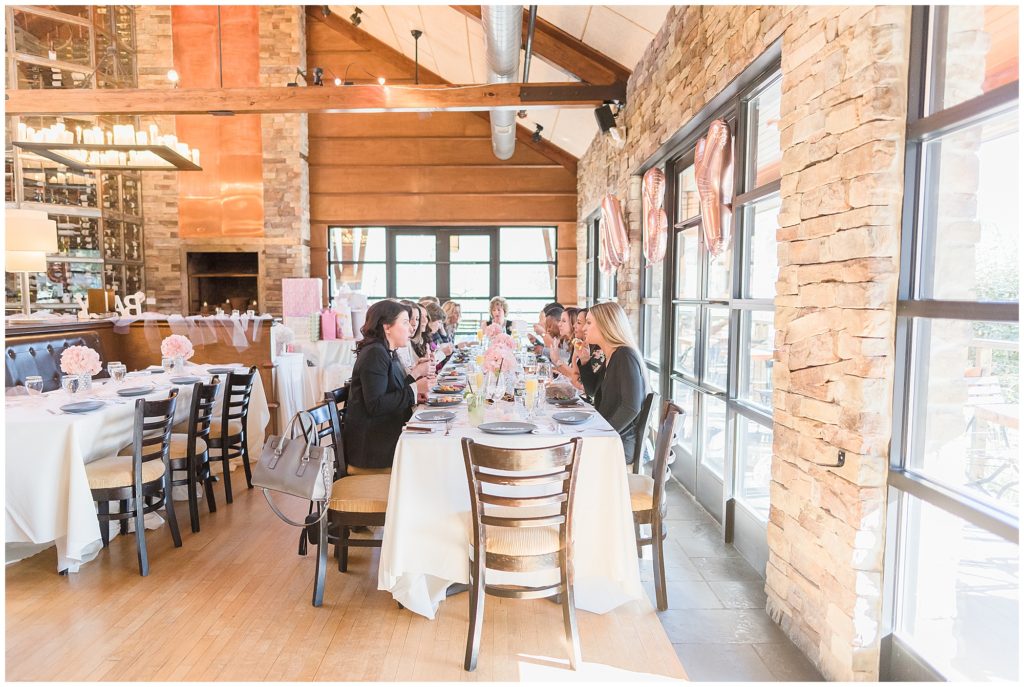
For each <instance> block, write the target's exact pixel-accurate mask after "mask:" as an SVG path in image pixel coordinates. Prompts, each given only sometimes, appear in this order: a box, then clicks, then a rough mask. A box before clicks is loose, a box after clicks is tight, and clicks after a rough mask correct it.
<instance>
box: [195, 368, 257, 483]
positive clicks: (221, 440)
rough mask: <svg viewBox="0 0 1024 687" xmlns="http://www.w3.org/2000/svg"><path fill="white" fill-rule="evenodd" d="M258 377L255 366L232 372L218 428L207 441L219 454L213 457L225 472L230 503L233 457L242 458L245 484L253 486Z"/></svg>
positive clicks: (227, 383) (228, 377) (228, 380)
mask: <svg viewBox="0 0 1024 687" xmlns="http://www.w3.org/2000/svg"><path fill="white" fill-rule="evenodd" d="M255 378H256V366H255V365H253V366H252V367H250V368H249V370H248V371H247V372H229V373H228V376H227V381H226V382H225V383H224V402H223V404H222V406H221V413H220V422H219V423H215V425H218V424H219V427H217V431H214V432H211V433H210V438H209V440H208V441H207V444H208V445H209V447H210V448H212V449H217V450H218V451H219V455H218V457H217V458H215V459H214V458H211V461H212V460H220V461H221V466H222V467H223V471H224V494H225V499H226V500H227V502H228V503H232V501H233V500H234V499H233V498H232V494H231V464H230V462H229V461H230V460H231V459H232V458H241V459H242V466H243V467H244V468H245V483H246V485H248V487H249V488H250V489H252V466H251V465H250V464H249V436H248V431H247V427H248V422H249V401H250V399H251V398H252V385H253V380H254V379H255Z"/></svg>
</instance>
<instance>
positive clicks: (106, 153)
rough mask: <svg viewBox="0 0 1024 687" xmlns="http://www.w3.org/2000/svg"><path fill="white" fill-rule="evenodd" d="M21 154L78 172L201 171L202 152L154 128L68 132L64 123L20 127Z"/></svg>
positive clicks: (95, 128)
mask: <svg viewBox="0 0 1024 687" xmlns="http://www.w3.org/2000/svg"><path fill="white" fill-rule="evenodd" d="M11 143H12V145H15V146H17V147H19V148H21V149H22V150H27V151H29V152H31V153H35V154H36V155H39V156H40V157H45V158H47V159H48V160H53V161H54V162H57V163H59V164H62V165H65V166H66V167H70V168H72V169H76V170H79V171H84V170H92V169H110V170H143V171H146V170H155V171H166V172H176V171H199V170H202V167H200V166H199V149H198V148H189V146H188V144H186V143H183V142H181V141H179V140H178V137H177V136H175V135H174V134H166V135H162V134H161V133H160V130H159V129H158V128H157V126H156V125H155V124H150V125H149V128H148V129H145V130H144V129H139V130H138V131H136V130H135V127H134V126H133V125H131V124H115V125H114V126H113V129H112V130H104V129H101V128H100V127H98V126H93V127H90V128H87V129H83V128H82V127H80V126H77V127H75V130H74V131H71V130H69V129H68V128H67V127H66V126H65V125H64V123H63V122H57V123H56V124H53V125H51V126H49V127H47V128H46V129H34V128H33V127H30V126H27V125H26V124H25V123H24V122H21V123H19V124H18V131H17V140H15V141H11Z"/></svg>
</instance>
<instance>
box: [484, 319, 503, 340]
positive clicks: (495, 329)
mask: <svg viewBox="0 0 1024 687" xmlns="http://www.w3.org/2000/svg"><path fill="white" fill-rule="evenodd" d="M504 333H505V328H504V327H502V326H501V325H500V324H498V323H497V322H495V323H494V324H489V325H487V327H486V328H485V329H484V336H486V337H487V338H488V339H491V340H492V341H493V340H494V337H496V336H498V335H499V334H504Z"/></svg>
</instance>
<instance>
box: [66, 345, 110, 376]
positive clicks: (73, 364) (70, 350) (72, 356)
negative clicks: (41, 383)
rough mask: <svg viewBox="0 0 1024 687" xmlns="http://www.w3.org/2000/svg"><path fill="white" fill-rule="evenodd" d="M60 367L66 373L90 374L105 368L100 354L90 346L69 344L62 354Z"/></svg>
mask: <svg viewBox="0 0 1024 687" xmlns="http://www.w3.org/2000/svg"><path fill="white" fill-rule="evenodd" d="M60 369H61V372H63V373H64V374H69V375H89V376H90V377H91V376H92V375H95V374H99V372H100V370H102V369H103V364H102V363H101V362H100V354H99V353H97V352H96V351H94V350H93V349H91V348H89V347H88V346H68V347H67V348H66V349H64V352H63V353H61V354H60Z"/></svg>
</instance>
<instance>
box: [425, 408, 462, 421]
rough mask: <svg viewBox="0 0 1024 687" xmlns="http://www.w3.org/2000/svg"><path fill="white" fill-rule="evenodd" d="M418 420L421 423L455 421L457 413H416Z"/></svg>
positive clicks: (438, 411) (432, 411) (435, 411)
mask: <svg viewBox="0 0 1024 687" xmlns="http://www.w3.org/2000/svg"><path fill="white" fill-rule="evenodd" d="M416 419H417V420H419V421H420V422H447V421H448V420H454V419H455V413H453V412H452V411H450V410H424V411H421V412H419V413H416Z"/></svg>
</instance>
